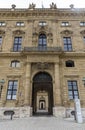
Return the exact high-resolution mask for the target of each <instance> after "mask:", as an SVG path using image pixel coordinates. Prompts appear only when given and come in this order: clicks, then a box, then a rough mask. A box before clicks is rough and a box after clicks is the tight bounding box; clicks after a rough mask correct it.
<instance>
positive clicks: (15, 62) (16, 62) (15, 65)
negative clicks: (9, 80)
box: [11, 61, 20, 67]
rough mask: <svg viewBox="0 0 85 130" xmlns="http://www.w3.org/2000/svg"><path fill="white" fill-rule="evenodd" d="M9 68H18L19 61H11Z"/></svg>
mask: <svg viewBox="0 0 85 130" xmlns="http://www.w3.org/2000/svg"><path fill="white" fill-rule="evenodd" d="M11 67H20V62H19V61H12V62H11Z"/></svg>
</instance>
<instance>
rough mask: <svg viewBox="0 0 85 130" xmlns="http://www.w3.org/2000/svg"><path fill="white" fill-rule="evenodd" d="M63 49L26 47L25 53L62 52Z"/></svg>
mask: <svg viewBox="0 0 85 130" xmlns="http://www.w3.org/2000/svg"><path fill="white" fill-rule="evenodd" d="M62 51H63V50H62V47H46V46H45V47H41V46H40V47H24V48H23V52H62Z"/></svg>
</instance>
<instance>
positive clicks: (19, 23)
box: [16, 22, 24, 26]
mask: <svg viewBox="0 0 85 130" xmlns="http://www.w3.org/2000/svg"><path fill="white" fill-rule="evenodd" d="M16 26H24V22H17V23H16Z"/></svg>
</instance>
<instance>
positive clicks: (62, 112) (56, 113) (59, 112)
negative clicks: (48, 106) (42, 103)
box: [53, 106, 65, 117]
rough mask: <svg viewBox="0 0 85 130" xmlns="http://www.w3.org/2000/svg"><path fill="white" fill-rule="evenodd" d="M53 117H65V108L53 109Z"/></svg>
mask: <svg viewBox="0 0 85 130" xmlns="http://www.w3.org/2000/svg"><path fill="white" fill-rule="evenodd" d="M53 116H55V117H65V107H62V106H60V107H53Z"/></svg>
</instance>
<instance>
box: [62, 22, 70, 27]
mask: <svg viewBox="0 0 85 130" xmlns="http://www.w3.org/2000/svg"><path fill="white" fill-rule="evenodd" d="M61 26H69V22H62V23H61Z"/></svg>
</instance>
